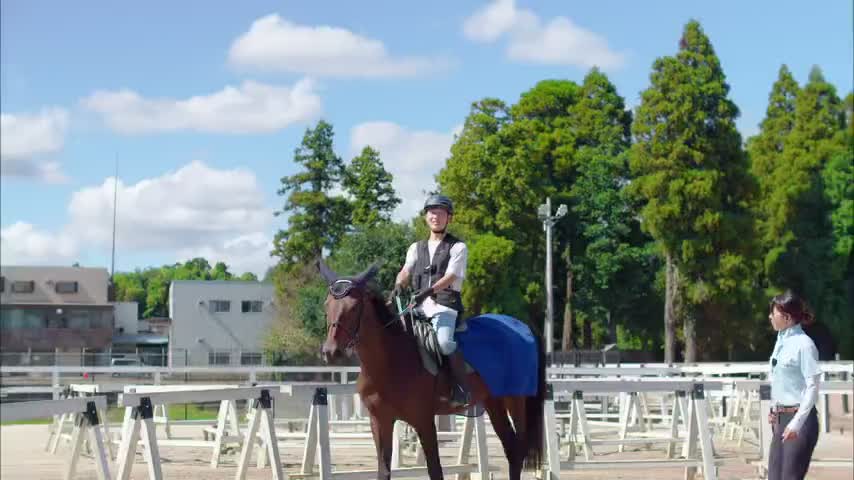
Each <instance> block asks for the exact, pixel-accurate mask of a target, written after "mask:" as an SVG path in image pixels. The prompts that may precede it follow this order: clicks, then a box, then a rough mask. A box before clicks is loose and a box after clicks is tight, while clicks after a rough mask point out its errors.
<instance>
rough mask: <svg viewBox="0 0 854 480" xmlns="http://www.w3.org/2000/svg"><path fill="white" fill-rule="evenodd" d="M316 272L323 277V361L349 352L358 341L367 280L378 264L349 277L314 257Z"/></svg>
mask: <svg viewBox="0 0 854 480" xmlns="http://www.w3.org/2000/svg"><path fill="white" fill-rule="evenodd" d="M317 264H318V268H319V269H320V274H321V275H322V276H323V278H324V279H325V280H326V284H327V285H328V287H329V291H328V292H327V295H326V303H325V309H326V341H324V342H323V348H322V350H321V351H322V353H323V360H324V361H325V362H327V363H329V362H331V361H333V360H335V359H337V358H339V357H340V356H341V355H342V354H347V356H351V355H352V354H353V349H354V348H355V347H356V344H357V343H358V342H359V331H360V330H361V328H362V321H363V317H364V315H365V313H366V312H365V303H367V301H368V295H371V293H370V292H369V291H368V287H367V284H368V282H369V281H370V280H371V279H372V278H373V277H374V275H376V273H377V270H379V266H378V265H377V264H374V265H371V267H370V268H368V269H367V270H365V271H364V272H362V273H360V274H359V275H356V276H355V277H352V278H349V277H347V278H338V274H336V273H335V272H333V271H332V270H331V269H330V268H329V267H328V266H327V265H326V264H325V263H324V262H323V260H318V262H317Z"/></svg>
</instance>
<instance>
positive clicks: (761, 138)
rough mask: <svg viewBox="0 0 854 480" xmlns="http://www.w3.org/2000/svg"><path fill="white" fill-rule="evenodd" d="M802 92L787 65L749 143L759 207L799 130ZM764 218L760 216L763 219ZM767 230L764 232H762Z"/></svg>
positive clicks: (784, 66) (780, 74)
mask: <svg viewBox="0 0 854 480" xmlns="http://www.w3.org/2000/svg"><path fill="white" fill-rule="evenodd" d="M798 92H800V87H799V86H798V82H796V81H795V79H794V77H792V74H791V72H789V68H788V67H787V66H786V65H782V66H781V67H780V71H779V73H778V75H777V81H776V82H774V85H773V86H772V87H771V93H770V94H769V95H768V108H767V110H766V112H765V119H763V120H762V123H760V124H759V134H758V135H756V136H754V137H751V138H750V139H748V141H747V151H748V153H749V156H750V170H751V173H752V174H753V175H754V176H755V177H756V179H757V181H758V186H759V191H758V196H757V200H758V201H757V204H758V205H759V206H760V207H761V206H762V205H764V204H765V202H764V201H763V199H765V198H767V196H768V193H769V191H770V190H771V189H772V187H773V185H772V176H773V173H774V170H775V169H776V167H777V166H778V165H779V164H780V163H781V162H782V158H781V157H782V155H783V147H784V145H785V143H786V139H787V138H788V137H789V134H791V133H792V129H793V128H794V126H795V101H796V99H797V97H798ZM763 216H764V215H763V214H762V213H760V218H761V217H763ZM761 230H763V229H762V228H760V231H761Z"/></svg>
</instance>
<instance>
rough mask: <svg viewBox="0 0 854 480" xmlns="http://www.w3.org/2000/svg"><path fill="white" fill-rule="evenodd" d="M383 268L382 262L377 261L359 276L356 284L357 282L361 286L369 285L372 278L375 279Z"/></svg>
mask: <svg viewBox="0 0 854 480" xmlns="http://www.w3.org/2000/svg"><path fill="white" fill-rule="evenodd" d="M381 266H382V261H380V260H377V261H376V262H374V263H372V264H371V266H370V267H368V269H367V270H365V271H364V272H362V273H360V274H359V275H357V276H356V279H355V280H354V282H356V283H358V284H360V285H361V284H365V283H367V282H368V281H370V280H371V279H372V278H374V276H375V275H376V274H377V272H379V271H380V267H381Z"/></svg>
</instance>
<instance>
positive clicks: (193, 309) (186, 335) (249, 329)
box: [169, 280, 275, 366]
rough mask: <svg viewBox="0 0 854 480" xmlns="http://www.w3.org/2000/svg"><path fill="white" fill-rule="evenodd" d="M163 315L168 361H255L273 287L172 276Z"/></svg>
mask: <svg viewBox="0 0 854 480" xmlns="http://www.w3.org/2000/svg"><path fill="white" fill-rule="evenodd" d="M169 317H170V318H171V320H172V325H171V328H170V331H169V361H170V364H171V365H174V366H182V365H190V366H202V365H234V366H239V365H258V364H260V363H261V360H262V355H261V352H262V350H263V345H264V337H265V336H266V335H267V334H268V332H269V330H270V327H271V325H272V323H273V319H274V318H275V308H274V305H273V285H272V284H271V283H259V282H244V281H220V280H214V281H206V280H175V281H173V282H172V283H171V284H170V286H169Z"/></svg>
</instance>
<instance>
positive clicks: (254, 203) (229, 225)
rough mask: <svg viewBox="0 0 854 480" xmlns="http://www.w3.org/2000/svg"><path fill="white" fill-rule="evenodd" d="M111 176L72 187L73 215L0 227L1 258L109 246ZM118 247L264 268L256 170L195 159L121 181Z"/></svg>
mask: <svg viewBox="0 0 854 480" xmlns="http://www.w3.org/2000/svg"><path fill="white" fill-rule="evenodd" d="M113 186H114V179H113V178H112V177H110V178H107V179H106V180H105V181H104V182H103V183H102V184H101V185H97V186H91V187H86V188H83V189H81V190H78V191H76V192H74V193H73V194H72V196H71V201H70V203H69V206H68V222H67V224H66V225H65V226H64V227H62V228H60V229H59V230H58V231H56V232H46V231H42V230H39V229H38V228H37V227H35V226H33V225H31V224H29V223H24V222H17V223H14V224H12V225H9V226H6V227H3V229H2V263H3V264H4V265H5V264H26V265H43V264H70V263H71V262H73V261H76V260H79V259H80V257H79V256H80V255H84V254H91V253H92V252H97V251H100V252H101V253H105V252H109V248H110V244H111V242H112V222H113ZM117 187H118V188H117V192H116V193H117V196H118V202H117V203H118V215H117V217H118V219H117V222H116V224H117V228H116V246H117V250H118V251H119V252H128V251H131V252H136V253H148V254H153V255H159V256H161V255H162V254H163V253H164V252H167V255H169V257H167V258H165V259H164V260H163V261H164V263H167V262H170V261H173V260H174V261H185V260H188V259H190V258H193V257H197V256H203V257H205V258H207V259H208V260H209V261H210V262H211V263H215V262H217V261H224V262H226V264H227V265H228V266H229V267H230V268H231V271H232V273H243V272H246V271H251V272H254V273H256V274H257V275H259V276H260V275H263V274H264V272H265V271H266V269H267V267H268V266H270V265H272V264H273V263H274V262H273V260H272V259H271V258H270V257H269V254H270V250H271V249H272V235H271V234H269V233H265V232H269V231H270V226H271V222H272V219H273V211H272V210H271V209H270V208H267V207H266V206H265V205H264V199H263V194H262V192H261V189H260V188H259V186H258V182H257V180H256V177H255V174H254V173H252V172H250V171H248V170H244V169H239V168H238V169H230V170H220V169H214V168H211V167H208V166H207V165H205V164H203V163H201V162H191V163H189V164H187V165H185V166H184V167H182V168H180V169H179V170H177V171H174V172H167V173H165V174H163V175H161V176H159V177H155V178H148V179H144V180H140V181H139V182H136V183H134V184H125V183H124V182H121V181H119V182H118V185H117Z"/></svg>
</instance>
